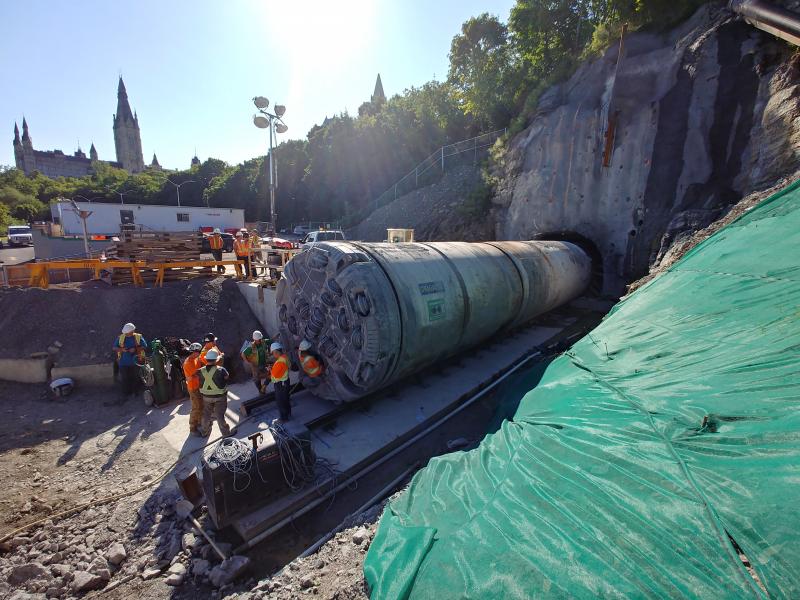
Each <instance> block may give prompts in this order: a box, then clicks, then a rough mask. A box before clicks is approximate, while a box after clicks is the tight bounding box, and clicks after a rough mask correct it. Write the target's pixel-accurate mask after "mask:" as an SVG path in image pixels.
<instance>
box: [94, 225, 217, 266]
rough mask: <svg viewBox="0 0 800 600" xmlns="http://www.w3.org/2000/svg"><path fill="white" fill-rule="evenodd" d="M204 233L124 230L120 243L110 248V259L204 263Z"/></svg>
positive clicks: (108, 251) (107, 251)
mask: <svg viewBox="0 0 800 600" xmlns="http://www.w3.org/2000/svg"><path fill="white" fill-rule="evenodd" d="M202 247H203V234H202V233H200V232H199V231H198V232H189V233H185V232H181V233H169V232H166V233H160V232H158V233H156V232H153V233H145V232H139V231H124V232H122V233H121V234H120V235H119V241H118V242H115V243H114V244H112V245H111V246H109V247H108V248H107V249H106V256H107V257H108V258H115V259H118V260H145V261H148V262H178V261H180V262H183V261H187V260H200V250H201V249H202Z"/></svg>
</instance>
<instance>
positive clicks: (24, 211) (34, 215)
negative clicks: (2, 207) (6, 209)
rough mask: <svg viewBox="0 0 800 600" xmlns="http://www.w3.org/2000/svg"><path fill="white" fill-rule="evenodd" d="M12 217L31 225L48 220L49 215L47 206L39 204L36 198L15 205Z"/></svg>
mask: <svg viewBox="0 0 800 600" xmlns="http://www.w3.org/2000/svg"><path fill="white" fill-rule="evenodd" d="M11 216H12V217H14V218H15V219H18V220H20V221H23V222H25V223H30V222H32V221H36V220H43V219H46V218H47V217H48V216H49V215H48V210H47V205H45V204H44V203H43V202H39V201H38V200H37V199H36V198H31V199H30V200H25V201H24V202H20V203H18V204H17V205H15V206H14V207H13V208H12V209H11Z"/></svg>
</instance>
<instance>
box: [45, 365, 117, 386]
mask: <svg viewBox="0 0 800 600" xmlns="http://www.w3.org/2000/svg"><path fill="white" fill-rule="evenodd" d="M61 377H71V378H72V379H74V380H75V383H76V384H77V385H88V386H103V387H106V386H112V385H114V363H112V362H108V363H102V364H99V365H76V366H74V367H53V368H52V369H51V371H50V379H51V380H52V379H60V378H61Z"/></svg>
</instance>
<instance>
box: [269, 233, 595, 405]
mask: <svg viewBox="0 0 800 600" xmlns="http://www.w3.org/2000/svg"><path fill="white" fill-rule="evenodd" d="M590 271H591V264H590V259H589V257H588V256H587V255H586V254H585V253H584V252H583V250H581V249H580V248H579V247H578V246H576V245H574V244H571V243H568V242H548V241H536V242H482V243H467V242H432V243H411V244H366V243H357V242H326V243H320V244H317V245H315V246H314V247H312V248H311V249H309V250H308V251H306V252H303V253H301V254H299V255H297V256H296V257H295V258H293V259H292V260H291V261H290V262H289V263H288V264H287V265H286V269H285V271H284V277H283V278H282V279H281V281H280V282H279V284H278V289H277V309H278V319H279V323H280V328H281V332H280V333H281V340H282V341H283V342H284V344H286V345H287V346H288V349H289V350H290V352H291V354H292V355H293V356H294V357H295V358H296V357H297V346H298V345H299V343H300V342H301V341H302V340H303V339H304V338H305V339H308V340H309V341H310V342H311V343H312V345H313V350H314V351H315V352H316V353H317V354H319V355H320V356H321V358H322V360H323V362H324V364H325V372H324V375H323V376H322V377H321V378H319V379H318V380H315V381H311V382H309V383H312V384H314V385H313V386H312V387H311V390H312V392H313V393H315V394H317V395H319V396H321V397H324V398H329V399H331V400H335V401H342V400H343V401H350V400H355V399H357V398H360V397H362V396H364V395H366V394H369V393H371V392H373V391H376V390H378V389H380V388H382V387H385V386H387V385H389V384H390V383H392V382H394V381H397V380H399V379H401V378H403V377H405V376H407V375H410V374H412V373H414V372H415V371H418V370H420V369H423V368H425V367H429V366H431V365H433V364H435V363H436V361H438V360H441V359H443V358H446V357H448V356H452V355H454V354H457V353H459V352H461V351H463V350H466V349H468V348H470V347H473V346H475V345H477V344H479V343H481V342H482V341H484V340H486V339H488V338H490V337H492V336H493V335H495V334H497V333H499V332H501V331H503V330H505V329H508V328H511V327H515V326H518V325H522V324H524V323H526V322H528V321H530V320H531V319H532V318H534V317H536V316H537V315H540V314H542V313H544V312H547V311H548V310H551V309H553V308H555V307H556V306H558V305H560V304H563V303H564V302H567V301H569V300H571V299H573V298H575V297H576V296H578V295H579V294H580V293H581V292H583V290H584V289H585V288H586V286H587V285H588V283H589V279H590Z"/></svg>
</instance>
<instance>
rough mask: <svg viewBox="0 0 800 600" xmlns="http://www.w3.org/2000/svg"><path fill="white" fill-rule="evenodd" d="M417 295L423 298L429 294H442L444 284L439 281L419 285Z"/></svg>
mask: <svg viewBox="0 0 800 600" xmlns="http://www.w3.org/2000/svg"><path fill="white" fill-rule="evenodd" d="M419 293H420V294H422V295H423V296H429V295H431V294H443V293H444V283H442V282H441V281H427V282H425V283H420V284H419Z"/></svg>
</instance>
